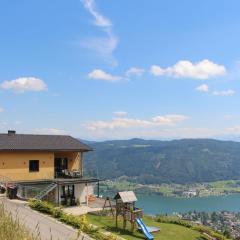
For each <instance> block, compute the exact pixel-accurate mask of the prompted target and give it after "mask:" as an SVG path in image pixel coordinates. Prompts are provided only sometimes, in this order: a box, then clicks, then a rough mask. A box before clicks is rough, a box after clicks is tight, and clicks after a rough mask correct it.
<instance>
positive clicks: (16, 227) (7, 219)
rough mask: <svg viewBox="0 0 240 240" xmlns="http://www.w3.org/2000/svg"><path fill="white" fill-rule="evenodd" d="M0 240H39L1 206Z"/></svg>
mask: <svg viewBox="0 0 240 240" xmlns="http://www.w3.org/2000/svg"><path fill="white" fill-rule="evenodd" d="M0 239H2V240H37V239H38V238H34V237H33V236H31V234H30V233H29V232H28V231H27V230H26V229H25V227H24V226H23V225H21V224H20V223H19V222H18V220H15V219H13V218H12V217H11V216H10V215H9V214H7V213H6V211H5V210H4V206H3V205H2V204H0Z"/></svg>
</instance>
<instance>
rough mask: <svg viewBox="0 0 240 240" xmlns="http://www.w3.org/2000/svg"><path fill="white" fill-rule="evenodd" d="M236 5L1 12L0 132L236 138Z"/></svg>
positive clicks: (218, 0)
mask: <svg viewBox="0 0 240 240" xmlns="http://www.w3.org/2000/svg"><path fill="white" fill-rule="evenodd" d="M239 8H240V2H239V1H238V0H232V1H227V0H212V1H208V0H203V1H191V0H183V1H173V0H172V1H171V0H168V1H163V0H131V1H129V0H121V1H113V0H82V1H81V0H71V1H66V0H52V1H47V0H41V1H30V0H22V1H18V0H13V1H2V2H1V3H0V131H1V132H5V131H7V129H16V130H17V132H22V133H44V134H71V135H73V136H76V137H81V138H84V139H92V140H103V139H127V138H133V137H141V138H146V139H173V138H197V137H201V138H202V137H213V138H221V139H238V136H239V135H240V113H239V111H238V109H239V101H240V95H239V92H240V87H239V81H240V62H239V60H240V57H239V56H240V48H239V42H240V28H239V26H240V16H239Z"/></svg>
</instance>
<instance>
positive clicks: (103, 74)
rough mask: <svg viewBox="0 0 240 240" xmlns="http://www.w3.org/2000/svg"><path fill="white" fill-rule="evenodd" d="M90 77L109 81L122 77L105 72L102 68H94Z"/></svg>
mask: <svg viewBox="0 0 240 240" xmlns="http://www.w3.org/2000/svg"><path fill="white" fill-rule="evenodd" d="M88 78H90V79H97V80H103V81H109V82H116V81H119V80H121V79H122V77H120V76H114V75H111V74H109V73H106V72H104V71H103V70H101V69H94V70H93V71H92V72H90V73H89V74H88Z"/></svg>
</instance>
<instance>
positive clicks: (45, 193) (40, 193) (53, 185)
mask: <svg viewBox="0 0 240 240" xmlns="http://www.w3.org/2000/svg"><path fill="white" fill-rule="evenodd" d="M56 186H57V184H56V183H51V184H49V185H48V186H47V187H46V188H44V189H43V190H42V191H41V192H39V193H38V194H37V195H36V196H35V199H37V200H41V199H42V198H43V197H45V196H46V195H47V194H48V193H50V192H51V191H52V190H53V189H54V188H56Z"/></svg>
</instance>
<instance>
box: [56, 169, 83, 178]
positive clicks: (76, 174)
mask: <svg viewBox="0 0 240 240" xmlns="http://www.w3.org/2000/svg"><path fill="white" fill-rule="evenodd" d="M81 177H82V174H81V172H80V171H78V170H72V171H70V170H68V169H65V170H62V171H60V172H56V173H55V178H81Z"/></svg>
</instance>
